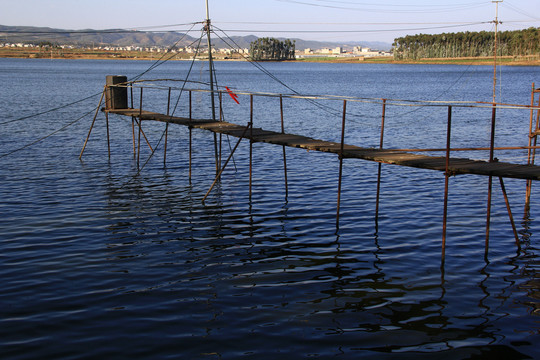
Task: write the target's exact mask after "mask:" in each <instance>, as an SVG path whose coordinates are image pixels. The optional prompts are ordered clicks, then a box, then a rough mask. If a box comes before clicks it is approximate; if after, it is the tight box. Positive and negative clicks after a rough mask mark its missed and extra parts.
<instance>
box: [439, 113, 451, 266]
mask: <svg viewBox="0 0 540 360" xmlns="http://www.w3.org/2000/svg"><path fill="white" fill-rule="evenodd" d="M451 135H452V106H449V107H448V121H447V125H446V166H445V172H444V209H443V230H442V246H441V268H444V260H445V256H446V224H447V222H448V189H449V180H450V175H451V174H450V142H451V138H452V136H451Z"/></svg>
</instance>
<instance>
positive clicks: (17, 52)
mask: <svg viewBox="0 0 540 360" xmlns="http://www.w3.org/2000/svg"><path fill="white" fill-rule="evenodd" d="M191 56H192V54H186V53H178V54H174V55H173V54H164V53H157V52H149V51H106V50H86V49H58V48H52V49H51V48H44V49H39V48H0V57H3V58H32V59H131V60H158V59H161V58H166V59H170V60H189V59H190V58H191ZM214 58H215V59H216V60H242V59H243V58H242V57H241V56H240V55H238V54H236V55H235V56H232V57H231V56H225V55H221V54H217V55H214ZM295 61H298V62H324V63H347V64H454V65H492V64H493V58H492V57H477V58H470V57H469V58H444V59H419V60H394V58H393V57H388V56H387V57H384V56H381V57H366V58H364V57H323V56H321V57H309V58H301V59H298V60H295ZM497 63H498V64H499V65H528V66H540V55H535V56H504V57H500V58H498V59H497Z"/></svg>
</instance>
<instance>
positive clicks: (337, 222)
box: [336, 100, 347, 229]
mask: <svg viewBox="0 0 540 360" xmlns="http://www.w3.org/2000/svg"><path fill="white" fill-rule="evenodd" d="M346 114H347V100H343V118H342V121H341V149H340V153H339V179H338V195H337V211H336V229H339V210H340V207H341V182H342V177H343V152H344V149H345V116H346Z"/></svg>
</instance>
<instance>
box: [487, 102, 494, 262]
mask: <svg viewBox="0 0 540 360" xmlns="http://www.w3.org/2000/svg"><path fill="white" fill-rule="evenodd" d="M496 113H497V104H495V103H493V108H492V110H491V140H490V147H489V162H493V160H494V153H495V152H494V148H495V119H496ZM492 192H493V176H491V175H490V176H489V179H488V198H487V210H486V214H487V215H486V217H487V219H486V244H485V250H484V259H485V260H486V261H487V258H488V252H489V229H490V225H491V196H492Z"/></svg>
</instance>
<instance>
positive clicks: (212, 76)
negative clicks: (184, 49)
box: [205, 0, 220, 174]
mask: <svg viewBox="0 0 540 360" xmlns="http://www.w3.org/2000/svg"><path fill="white" fill-rule="evenodd" d="M205 28H206V36H207V38H208V66H209V67H210V69H209V70H210V99H211V101H212V121H216V104H215V100H214V62H213V59H212V42H211V41H210V31H211V29H210V10H209V7H208V0H206V25H205ZM214 155H215V158H216V174H218V173H219V168H220V164H219V159H218V144H217V135H216V133H214Z"/></svg>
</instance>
